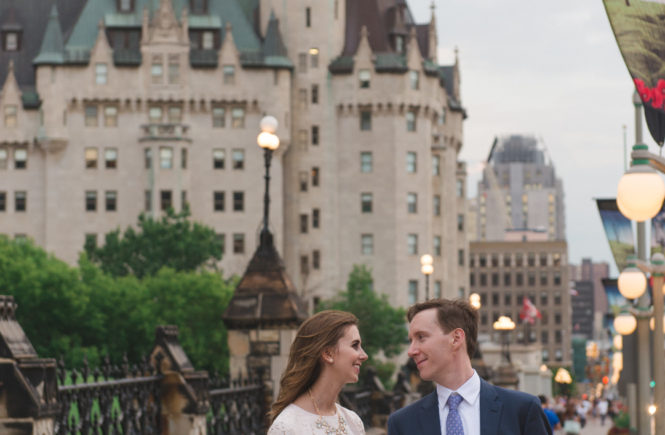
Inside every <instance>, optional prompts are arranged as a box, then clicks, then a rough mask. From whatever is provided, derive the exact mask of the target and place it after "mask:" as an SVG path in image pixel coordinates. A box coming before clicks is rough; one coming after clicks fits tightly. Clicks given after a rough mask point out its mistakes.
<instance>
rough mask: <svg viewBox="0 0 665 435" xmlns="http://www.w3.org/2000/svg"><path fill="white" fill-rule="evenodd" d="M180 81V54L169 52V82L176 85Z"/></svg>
mask: <svg viewBox="0 0 665 435" xmlns="http://www.w3.org/2000/svg"><path fill="white" fill-rule="evenodd" d="M179 81H180V55H178V54H169V84H171V85H174V84H176V83H178V82H179Z"/></svg>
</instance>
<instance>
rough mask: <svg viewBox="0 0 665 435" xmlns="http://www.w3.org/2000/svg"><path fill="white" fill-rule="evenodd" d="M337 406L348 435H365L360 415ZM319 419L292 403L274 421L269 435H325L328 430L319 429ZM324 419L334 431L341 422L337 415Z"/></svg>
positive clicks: (324, 417)
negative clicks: (317, 422) (317, 423)
mask: <svg viewBox="0 0 665 435" xmlns="http://www.w3.org/2000/svg"><path fill="white" fill-rule="evenodd" d="M335 406H336V407H337V414H338V415H341V416H342V418H343V419H344V422H345V425H346V433H347V434H348V435H364V433H365V427H364V426H363V422H362V420H360V417H358V414H356V413H355V412H353V411H351V410H350V409H346V408H344V407H343V406H340V405H339V404H337V403H336V404H335ZM318 419H319V416H318V415H316V414H312V413H311V412H307V411H305V410H304V409H302V408H301V407H299V406H297V405H294V404H293V403H292V404H290V405H289V406H287V407H286V408H284V410H283V411H282V412H281V413H280V414H279V415H278V416H277V418H276V419H275V421H273V423H272V425H271V426H270V429H268V435H321V434H323V435H325V434H326V429H325V428H318V427H317V425H316V421H317V420H318ZM323 419H324V420H325V421H326V422H327V423H328V425H329V426H330V427H332V428H334V429H337V427H338V426H339V420H338V418H337V416H336V415H331V416H325V415H324V416H323Z"/></svg>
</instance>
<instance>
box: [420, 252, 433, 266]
mask: <svg viewBox="0 0 665 435" xmlns="http://www.w3.org/2000/svg"><path fill="white" fill-rule="evenodd" d="M433 262H434V259H433V258H432V256H431V255H429V254H425V255H423V256H422V257H420V264H421V265H423V266H425V265H429V264H432V263H433Z"/></svg>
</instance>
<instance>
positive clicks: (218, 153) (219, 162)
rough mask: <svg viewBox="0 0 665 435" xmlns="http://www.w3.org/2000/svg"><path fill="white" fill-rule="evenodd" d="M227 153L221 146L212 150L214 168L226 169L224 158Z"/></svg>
mask: <svg viewBox="0 0 665 435" xmlns="http://www.w3.org/2000/svg"><path fill="white" fill-rule="evenodd" d="M225 155H226V153H225V152H224V150H223V149H221V148H216V149H214V150H212V168H213V169H224V159H225Z"/></svg>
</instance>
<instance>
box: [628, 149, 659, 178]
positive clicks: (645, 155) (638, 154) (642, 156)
mask: <svg viewBox="0 0 665 435" xmlns="http://www.w3.org/2000/svg"><path fill="white" fill-rule="evenodd" d="M630 158H631V159H633V160H648V161H649V166H651V167H652V168H654V169H656V170H658V171H660V172H661V173H665V158H663V157H662V156H659V155H658V154H654V153H652V152H650V151H649V150H643V149H637V150H633V151H632V152H631V153H630Z"/></svg>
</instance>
